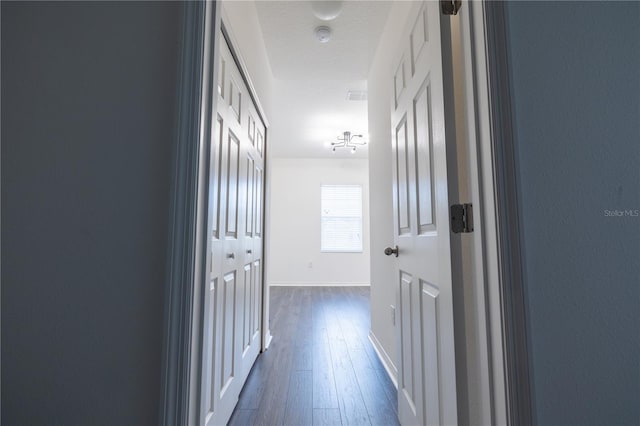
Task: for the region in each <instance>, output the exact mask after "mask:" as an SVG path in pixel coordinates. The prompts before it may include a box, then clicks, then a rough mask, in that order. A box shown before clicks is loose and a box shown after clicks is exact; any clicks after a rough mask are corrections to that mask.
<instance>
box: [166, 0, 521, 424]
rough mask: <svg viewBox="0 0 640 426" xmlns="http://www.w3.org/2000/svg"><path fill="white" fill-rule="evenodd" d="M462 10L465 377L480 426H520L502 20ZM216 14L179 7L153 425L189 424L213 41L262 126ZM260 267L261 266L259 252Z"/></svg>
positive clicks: (477, 6)
mask: <svg viewBox="0 0 640 426" xmlns="http://www.w3.org/2000/svg"><path fill="white" fill-rule="evenodd" d="M462 7H463V8H467V9H468V10H467V11H466V12H465V11H463V13H462V16H464V17H465V18H464V19H462V20H461V34H462V45H463V54H464V63H465V64H464V78H465V85H466V87H467V88H468V89H469V90H466V91H465V104H466V112H467V114H466V124H467V126H468V137H469V140H472V141H475V144H470V145H469V146H470V152H469V154H470V155H471V157H470V159H471V160H473V161H471V164H473V165H472V167H471V170H470V171H469V172H470V173H472V174H473V176H474V179H475V180H476V182H475V183H476V184H477V186H478V189H479V192H478V194H476V196H475V197H476V199H477V201H478V204H479V207H480V208H479V209H477V210H476V211H477V214H478V215H479V217H480V218H481V219H482V220H481V222H480V227H478V226H476V232H478V233H480V234H481V236H480V238H479V243H478V244H477V246H478V248H479V250H478V251H476V252H474V254H473V256H474V261H475V262H476V264H479V265H481V268H480V272H481V276H482V278H481V279H480V280H479V282H480V284H481V285H482V289H481V290H480V293H481V297H479V298H478V300H476V301H475V303H476V305H475V308H476V311H475V314H474V315H475V318H476V319H477V320H478V321H480V322H481V323H483V324H485V325H486V330H485V331H486V332H485V334H484V336H480V340H481V342H480V344H481V345H482V346H483V348H484V351H483V353H482V354H480V356H479V357H478V358H479V359H478V360H477V361H478V363H477V365H478V366H479V367H480V368H482V369H484V370H485V371H486V373H487V374H488V381H487V383H486V387H487V388H488V389H487V390H488V392H486V393H483V394H482V395H476V397H477V400H478V401H479V402H480V404H481V405H482V406H483V408H484V409H485V412H488V413H489V414H488V415H489V416H490V419H491V423H492V424H499V425H502V424H505V425H507V424H508V425H525V426H526V425H530V424H532V410H531V383H530V377H529V371H530V364H529V359H528V350H527V344H528V337H527V326H526V324H527V322H526V320H527V312H526V305H525V299H524V297H525V293H524V285H523V284H524V282H523V268H524V265H523V259H522V252H521V236H520V233H519V229H520V227H519V225H520V215H519V213H518V194H517V183H518V182H517V174H516V169H515V166H516V160H515V152H514V146H513V128H512V123H513V122H512V117H511V93H510V90H509V87H510V86H509V78H508V77H509V67H508V63H509V61H508V49H507V47H508V44H507V42H506V40H507V38H506V31H507V26H506V20H505V8H504V5H503V4H501V3H499V2H486V1H481V2H475V1H469V2H464V4H463V5H462ZM222 13H223V12H222V8H221V6H220V2H217V1H215V2H214V1H210V0H207V1H206V2H185V3H183V21H184V24H183V35H182V49H181V57H180V65H179V76H180V77H179V82H178V87H177V91H178V111H177V121H176V135H175V140H176V142H175V151H174V164H173V178H172V186H171V207H170V212H169V223H170V233H169V249H168V253H167V273H166V276H167V279H166V283H165V288H164V292H165V315H164V320H163V353H162V372H161V397H160V398H161V400H160V413H159V419H160V423H161V424H163V425H167V426H169V425H175V424H195V423H196V422H197V405H198V401H199V400H200V396H199V392H200V391H199V389H200V379H199V377H198V371H199V367H200V352H201V351H200V349H199V348H200V340H201V328H202V326H201V324H202V318H201V316H202V312H201V309H200V305H201V300H200V296H199V293H200V287H201V285H202V283H203V282H204V281H203V280H204V279H205V267H204V265H206V258H205V256H206V235H204V234H206V230H205V229H206V222H207V221H206V215H207V203H208V199H207V198H208V197H207V193H208V191H207V176H208V169H209V164H208V162H207V159H208V155H207V154H208V149H209V147H208V144H207V143H206V141H205V137H204V136H203V135H204V133H203V124H204V123H205V122H206V120H204V114H205V112H206V111H205V110H206V107H205V106H204V102H205V98H206V96H203V93H204V90H205V84H206V83H207V78H209V79H210V80H209V81H217V72H218V71H217V67H213V69H211V61H212V60H213V59H215V58H217V57H218V51H217V48H218V47H217V46H218V44H219V42H220V41H219V37H218V34H220V32H221V30H222V31H224V32H225V36H227V38H228V39H229V41H230V44H231V47H232V53H233V55H234V57H235V58H236V60H237V62H238V64H239V68H240V71H241V73H242V74H243V76H244V78H245V83H246V84H247V87H248V88H249V91H250V93H251V96H252V98H254V101H256V106H257V107H258V113H259V114H260V115H261V117H262V119H263V121H264V122H265V125H266V126H268V122H267V120H266V116H265V115H264V110H263V109H262V107H261V106H260V104H259V102H257V98H256V97H255V88H254V86H253V84H252V83H251V81H250V79H249V78H247V76H248V74H247V67H246V65H245V63H244V61H243V60H242V57H241V56H240V55H239V54H238V52H237V51H234V50H233V45H237V43H235V42H234V40H235V37H234V36H233V34H232V32H231V30H230V28H229V27H226V26H225V25H224V23H225V22H228V19H226V18H225V17H224V16H221V15H222ZM213 102H215V99H214V100H213ZM212 108H215V104H213V105H212ZM266 133H267V134H268V130H267V132H266ZM267 138H268V136H267V135H265V176H264V180H265V185H264V191H265V192H264V199H265V204H266V206H265V205H264V204H263V212H264V214H263V230H264V231H265V235H264V236H263V246H264V245H265V243H266V242H267V241H268V236H267V235H266V228H265V227H264V222H265V219H266V217H267V215H268V210H267V209H265V207H268V197H269V192H268V191H269V188H268V164H269V161H268V151H267V143H266V140H267ZM203 230H205V231H204V232H203ZM263 256H268V253H267V252H266V250H264V248H263ZM478 262H479V263H478ZM266 274H267V268H266V263H265V268H264V270H263V284H262V286H263V301H262V303H263V307H262V309H263V315H262V330H263V334H262V349H263V350H264V349H266V347H267V346H268V344H269V342H270V340H271V334H270V330H269V327H268V324H269V322H268V314H269V312H268V286H265V285H264V283H265V282H266V280H265V277H266Z"/></svg>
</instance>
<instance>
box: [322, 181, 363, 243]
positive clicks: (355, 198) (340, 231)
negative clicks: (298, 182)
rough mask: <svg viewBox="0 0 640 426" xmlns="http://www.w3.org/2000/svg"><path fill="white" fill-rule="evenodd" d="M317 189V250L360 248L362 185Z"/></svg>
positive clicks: (324, 186)
mask: <svg viewBox="0 0 640 426" xmlns="http://www.w3.org/2000/svg"><path fill="white" fill-rule="evenodd" d="M320 189H321V191H320V192H321V202H320V206H321V207H320V209H321V211H320V251H324V252H362V186H360V185H322V186H321V188H320Z"/></svg>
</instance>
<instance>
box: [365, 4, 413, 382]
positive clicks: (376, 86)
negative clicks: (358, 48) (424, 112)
mask: <svg viewBox="0 0 640 426" xmlns="http://www.w3.org/2000/svg"><path fill="white" fill-rule="evenodd" d="M410 8H411V2H395V3H394V5H393V7H392V9H391V12H390V16H389V20H388V21H387V24H386V26H385V29H384V33H383V34H382V36H381V38H380V45H379V46H378V49H377V51H376V56H375V58H374V60H373V62H372V65H371V70H370V72H369V78H368V88H369V185H370V188H371V194H370V207H371V217H370V220H371V231H372V232H371V233H370V235H371V334H372V340H373V341H374V343H375V344H376V346H377V349H378V351H379V352H381V354H382V356H383V358H385V362H387V364H388V366H389V367H390V370H391V371H390V372H391V373H392V374H394V375H395V374H396V372H395V360H396V331H395V326H394V324H393V321H392V318H391V310H390V309H391V308H390V305H392V304H393V305H395V299H396V294H395V282H396V280H395V279H394V272H393V261H391V260H390V259H389V258H388V257H387V256H385V255H384V253H383V251H384V249H385V247H387V246H390V245H392V244H393V193H392V186H391V178H392V174H391V158H392V152H391V143H390V140H391V78H392V69H391V67H392V64H391V61H392V60H393V57H394V55H395V53H396V51H395V47H396V46H397V45H398V43H399V40H400V37H401V36H402V33H403V31H404V23H405V22H406V20H407V18H408V13H409V9H410Z"/></svg>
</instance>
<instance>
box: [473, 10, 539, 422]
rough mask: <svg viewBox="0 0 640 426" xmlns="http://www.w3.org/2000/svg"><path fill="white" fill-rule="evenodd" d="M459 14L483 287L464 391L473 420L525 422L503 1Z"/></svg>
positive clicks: (525, 363)
mask: <svg viewBox="0 0 640 426" xmlns="http://www.w3.org/2000/svg"><path fill="white" fill-rule="evenodd" d="M460 19H461V21H460V24H461V37H462V46H463V47H462V49H463V56H464V65H463V67H464V73H463V74H464V78H465V83H464V85H465V109H466V127H467V135H466V137H467V141H470V143H468V147H467V148H468V155H469V159H470V161H469V164H470V170H469V171H468V172H469V173H470V174H471V176H472V179H474V180H475V182H474V184H475V186H476V188H474V189H472V191H471V192H472V198H473V199H472V200H469V201H471V202H472V203H473V204H474V207H475V206H478V207H479V208H475V209H474V216H475V217H474V222H475V223H474V228H475V229H474V233H479V238H476V239H475V241H474V245H475V249H474V252H473V254H472V255H473V263H474V274H476V275H477V276H479V277H481V278H480V279H479V280H478V281H477V284H478V286H479V287H481V288H479V289H478V290H479V291H478V297H477V298H476V299H475V300H474V301H473V303H474V308H475V309H474V311H475V313H474V314H473V316H474V318H475V321H476V322H477V323H478V324H482V327H481V329H482V328H484V330H485V331H484V333H480V335H478V336H474V337H475V338H476V341H475V342H473V343H474V344H477V345H479V346H480V347H481V348H482V350H481V351H480V352H479V354H478V356H477V359H475V360H474V362H475V366H476V367H477V368H478V370H479V371H475V372H474V375H475V376H476V377H479V378H480V379H481V381H482V382H483V383H482V385H481V386H480V387H479V389H481V390H480V391H478V392H477V394H476V395H471V394H470V395H469V400H473V401H476V402H478V403H479V404H480V405H481V406H482V407H483V409H482V413H480V416H481V417H482V418H481V419H472V420H471V421H472V422H478V423H481V424H493V425H518V426H519V425H531V424H532V417H531V398H530V383H529V360H528V351H527V329H526V310H525V300H524V292H523V280H522V267H523V266H522V263H523V262H522V257H521V250H520V235H519V227H518V224H519V212H518V200H517V189H516V188H517V185H516V184H517V182H516V174H515V156H514V148H513V143H512V141H513V137H512V135H513V133H512V132H513V130H512V117H511V104H510V102H511V95H510V93H509V70H508V49H507V47H508V46H507V43H506V24H505V10H504V3H503V2H492V1H488V2H485V1H469V2H466V1H465V2H464V3H463V4H462V9H461V11H460ZM476 219H479V220H476ZM478 225H479V226H478ZM468 366H469V364H468Z"/></svg>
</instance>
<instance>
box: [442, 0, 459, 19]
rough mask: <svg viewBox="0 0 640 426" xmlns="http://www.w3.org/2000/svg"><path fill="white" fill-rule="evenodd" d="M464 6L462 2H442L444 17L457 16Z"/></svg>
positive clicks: (455, 0)
mask: <svg viewBox="0 0 640 426" xmlns="http://www.w3.org/2000/svg"><path fill="white" fill-rule="evenodd" d="M460 6H462V1H461V0H440V7H441V8H442V14H443V15H457V14H458V11H459V10H460Z"/></svg>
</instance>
